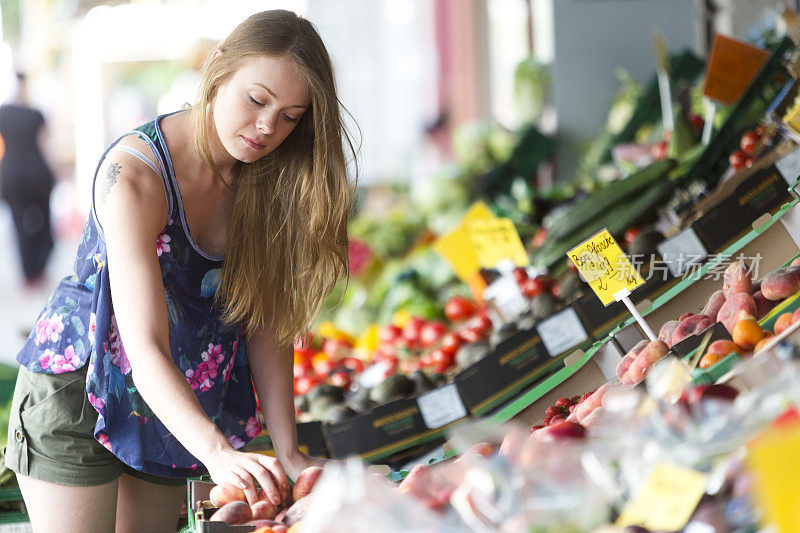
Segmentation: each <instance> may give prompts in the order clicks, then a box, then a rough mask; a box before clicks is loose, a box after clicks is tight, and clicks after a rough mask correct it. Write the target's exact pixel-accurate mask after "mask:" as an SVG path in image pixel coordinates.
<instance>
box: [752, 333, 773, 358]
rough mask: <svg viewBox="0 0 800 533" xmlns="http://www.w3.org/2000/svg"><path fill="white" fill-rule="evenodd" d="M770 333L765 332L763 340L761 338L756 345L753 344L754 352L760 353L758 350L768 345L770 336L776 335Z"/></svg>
mask: <svg viewBox="0 0 800 533" xmlns="http://www.w3.org/2000/svg"><path fill="white" fill-rule="evenodd" d="M768 333H769V332H765V334H764V336H763V337H762V338H761V340H760V341H758V343H756V345H755V346H753V353H758V352H760V351H761V350H763V349H764V346H766V345H767V343H768V342H769V340H770V338H772V337H774V336H775V335H769V334H768Z"/></svg>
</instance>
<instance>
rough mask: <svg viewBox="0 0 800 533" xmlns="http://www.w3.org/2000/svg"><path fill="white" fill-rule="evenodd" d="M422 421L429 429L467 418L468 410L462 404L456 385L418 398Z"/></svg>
mask: <svg viewBox="0 0 800 533" xmlns="http://www.w3.org/2000/svg"><path fill="white" fill-rule="evenodd" d="M417 405H419V412H420V413H422V420H424V421H425V425H426V426H427V427H428V428H429V429H436V428H440V427H442V426H446V425H447V424H449V423H450V422H454V421H456V420H458V419H460V418H464V417H465V416H467V410H466V408H465V407H464V404H463V403H461V397H460V396H459V395H458V390H457V389H456V384H455V383H449V384H447V385H443V386H441V387H438V388H436V389H434V390H432V391H430V392H426V393H424V394H421V395H420V396H419V397H418V398H417Z"/></svg>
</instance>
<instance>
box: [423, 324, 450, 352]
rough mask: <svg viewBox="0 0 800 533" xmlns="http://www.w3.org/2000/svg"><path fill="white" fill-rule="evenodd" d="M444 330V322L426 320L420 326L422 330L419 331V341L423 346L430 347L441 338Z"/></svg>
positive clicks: (445, 329)
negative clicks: (425, 322)
mask: <svg viewBox="0 0 800 533" xmlns="http://www.w3.org/2000/svg"><path fill="white" fill-rule="evenodd" d="M446 332H447V326H445V325H444V322H439V321H438V320H436V321H433V322H428V323H427V324H425V325H424V326H422V331H420V333H419V342H420V344H422V347H423V348H430V347H431V346H433V345H434V344H436V343H437V342H439V339H441V338H442V335H444V334H445V333H446Z"/></svg>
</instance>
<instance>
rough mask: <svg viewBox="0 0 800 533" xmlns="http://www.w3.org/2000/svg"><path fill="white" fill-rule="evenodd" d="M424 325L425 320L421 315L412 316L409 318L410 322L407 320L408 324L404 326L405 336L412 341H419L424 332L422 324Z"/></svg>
mask: <svg viewBox="0 0 800 533" xmlns="http://www.w3.org/2000/svg"><path fill="white" fill-rule="evenodd" d="M424 325H425V321H424V320H422V319H421V318H419V317H416V316H412V317H411V318H409V319H408V322H406V325H405V327H404V328H403V338H404V339H405V340H407V341H410V342H412V343H415V344H416V343H418V342H419V336H420V333H422V326H424Z"/></svg>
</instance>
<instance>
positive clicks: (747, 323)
mask: <svg viewBox="0 0 800 533" xmlns="http://www.w3.org/2000/svg"><path fill="white" fill-rule="evenodd" d="M731 337H732V338H733V342H735V343H736V345H737V346H740V347H741V348H742V349H744V350H748V351H749V350H752V349H753V347H754V346H755V345H756V344H758V341H760V340H761V339H762V338H763V337H764V330H762V329H761V326H759V325H758V322H756V321H755V319H754V318H744V319H741V320H737V321H736V323H735V324H734V325H733V331H732V332H731Z"/></svg>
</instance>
